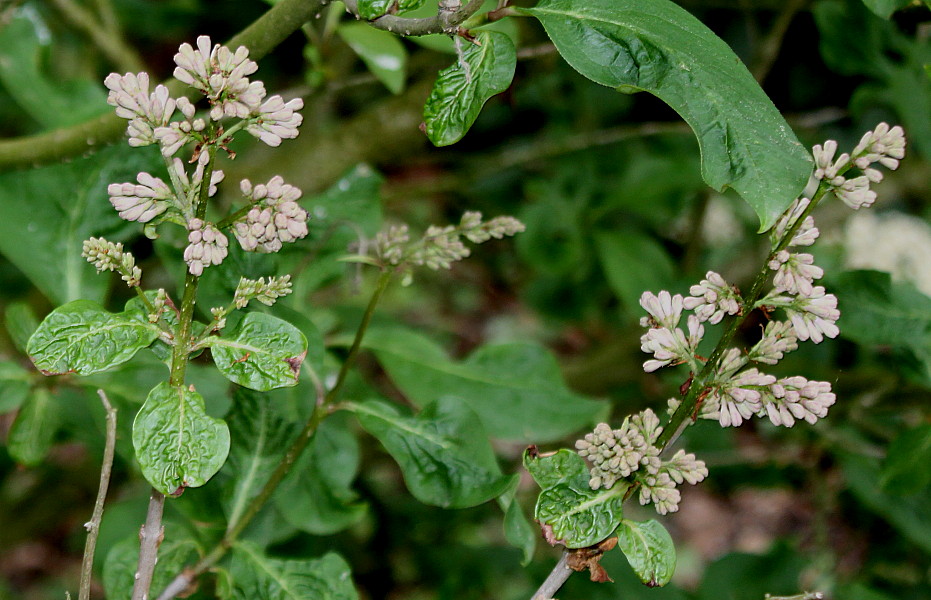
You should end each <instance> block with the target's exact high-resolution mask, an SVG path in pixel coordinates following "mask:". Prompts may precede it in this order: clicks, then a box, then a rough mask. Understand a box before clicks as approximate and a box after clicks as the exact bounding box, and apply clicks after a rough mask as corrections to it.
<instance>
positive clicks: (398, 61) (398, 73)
mask: <svg viewBox="0 0 931 600" xmlns="http://www.w3.org/2000/svg"><path fill="white" fill-rule="evenodd" d="M337 31H338V32H339V36H340V37H341V38H343V41H344V42H346V43H347V44H348V45H349V47H350V48H352V49H353V51H354V52H355V53H356V54H358V55H359V58H361V59H362V62H364V63H365V66H367V67H368V69H369V71H371V72H372V75H374V76H375V77H377V78H378V80H379V81H380V82H382V83H383V84H385V87H386V88H388V89H389V90H391V92H392V93H393V94H400V93H401V91H403V90H404V78H405V77H406V75H407V50H405V49H404V44H402V43H401V40H399V39H398V36H396V35H394V34H393V33H390V32H388V31H382V30H381V29H375V28H374V27H371V26H369V25H366V24H365V23H346V24H344V25H340V26H339V29H337Z"/></svg>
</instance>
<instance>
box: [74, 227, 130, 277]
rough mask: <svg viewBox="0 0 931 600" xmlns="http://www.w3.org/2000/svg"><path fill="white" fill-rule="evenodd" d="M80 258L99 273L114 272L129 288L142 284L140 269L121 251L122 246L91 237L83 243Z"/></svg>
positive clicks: (126, 253) (128, 254) (127, 254)
mask: <svg viewBox="0 0 931 600" xmlns="http://www.w3.org/2000/svg"><path fill="white" fill-rule="evenodd" d="M81 256H83V257H84V258H85V259H87V262H89V263H91V264H92V265H94V267H95V268H96V269H97V271H99V272H103V271H116V272H117V273H119V274H120V275H121V277H122V279H123V281H125V282H126V285H128V286H129V287H137V286H139V285H140V284H141V283H142V269H140V268H139V267H137V266H136V259H135V257H133V255H132V254H131V253H130V252H125V251H124V250H123V244H120V243H114V242H110V241H107V240H106V239H104V238H102V237H100V238H95V237H92V238H89V239H87V240H85V241H84V245H83V249H82V250H81Z"/></svg>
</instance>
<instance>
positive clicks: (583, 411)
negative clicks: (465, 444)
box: [363, 327, 607, 443]
mask: <svg viewBox="0 0 931 600" xmlns="http://www.w3.org/2000/svg"><path fill="white" fill-rule="evenodd" d="M363 345H364V346H366V347H367V348H369V349H371V350H373V351H374V352H375V355H376V357H378V361H379V362H380V363H381V364H382V366H383V367H384V368H385V370H386V371H387V372H388V375H389V376H390V377H391V380H392V381H393V382H394V383H395V385H397V386H398V388H400V389H401V391H402V392H404V394H405V395H406V396H407V397H408V398H409V399H410V400H411V401H412V402H414V403H415V404H417V405H418V406H423V405H426V404H428V403H430V402H432V401H433V400H436V399H437V398H441V397H444V396H455V397H457V398H461V399H462V400H464V401H465V402H466V403H467V404H468V405H469V406H470V407H471V408H472V410H474V411H475V412H476V413H477V414H478V416H479V418H480V419H481V420H482V424H483V425H484V426H485V430H486V431H487V432H488V435H490V436H491V437H493V438H500V439H506V440H514V441H521V442H535V443H542V442H548V441H553V440H557V439H560V438H562V437H563V436H566V435H568V434H570V433H572V432H573V431H576V430H578V429H581V428H585V427H588V426H589V425H592V424H594V423H595V422H597V421H598V420H599V419H601V418H602V416H603V415H604V413H605V411H606V410H607V405H606V404H605V403H604V402H601V401H597V400H591V399H588V398H586V397H584V396H581V395H579V394H576V393H574V392H572V391H570V390H569V389H568V388H567V387H566V384H565V383H564V382H563V379H562V376H561V375H560V371H559V364H558V363H557V362H556V359H555V358H554V357H553V355H552V354H551V353H550V351H549V350H547V349H546V348H544V347H542V346H540V345H538V344H534V343H530V342H520V343H510V344H493V345H486V346H482V347H480V348H479V349H477V350H476V351H475V352H473V353H472V355H471V356H469V357H468V358H466V359H465V360H464V361H462V362H455V361H452V360H450V359H449V358H448V357H447V356H446V353H445V352H444V351H443V349H442V348H440V347H439V346H438V345H437V344H435V343H433V342H432V341H431V340H429V339H428V338H426V337H423V336H421V335H419V334H417V333H415V332H413V331H411V330H408V329H401V328H376V327H372V328H370V329H369V331H368V333H367V334H366V337H365V340H364V341H363Z"/></svg>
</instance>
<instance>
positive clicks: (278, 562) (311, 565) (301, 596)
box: [224, 542, 359, 600]
mask: <svg viewBox="0 0 931 600" xmlns="http://www.w3.org/2000/svg"><path fill="white" fill-rule="evenodd" d="M230 579H231V580H232V581H231V582H230V584H229V588H230V589H228V590H225V591H226V592H227V593H228V595H225V596H224V597H225V598H226V599H235V600H258V599H259V598H261V600H308V599H309V598H314V599H317V598H319V599H320V600H357V598H358V597H359V596H358V594H357V593H356V589H355V587H353V585H352V574H351V573H350V571H349V565H348V564H346V561H345V560H343V558H342V557H341V556H340V555H339V554H336V553H335V552H328V553H327V554H324V555H323V556H321V557H320V558H314V559H304V560H282V559H278V558H269V557H268V556H266V555H265V554H264V553H263V552H262V551H261V550H260V549H259V548H257V547H256V546H255V545H253V544H249V543H248V542H239V543H237V544H236V545H235V546H234V547H233V560H232V563H231V564H230ZM224 587H225V586H224Z"/></svg>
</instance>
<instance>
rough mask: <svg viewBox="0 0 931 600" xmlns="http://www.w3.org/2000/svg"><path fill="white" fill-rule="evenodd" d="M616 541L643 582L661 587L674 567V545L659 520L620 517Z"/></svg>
mask: <svg viewBox="0 0 931 600" xmlns="http://www.w3.org/2000/svg"><path fill="white" fill-rule="evenodd" d="M617 538H618V541H617V545H618V548H620V549H621V552H623V553H624V556H626V557H627V562H629V563H630V566H631V567H632V568H633V570H634V572H635V573H636V574H637V576H638V577H639V578H640V581H642V582H643V583H644V584H646V585H647V586H649V587H661V586H664V585H666V584H667V583H669V581H670V580H671V579H672V574H673V573H674V572H675V570H676V548H675V546H674V545H673V543H672V537H670V535H669V532H668V531H666V528H665V527H663V526H662V524H661V523H660V522H659V521H655V520H653V519H650V520H649V521H645V522H643V523H638V522H637V521H629V520H627V519H624V520H623V521H621V526H620V527H618V529H617Z"/></svg>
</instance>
